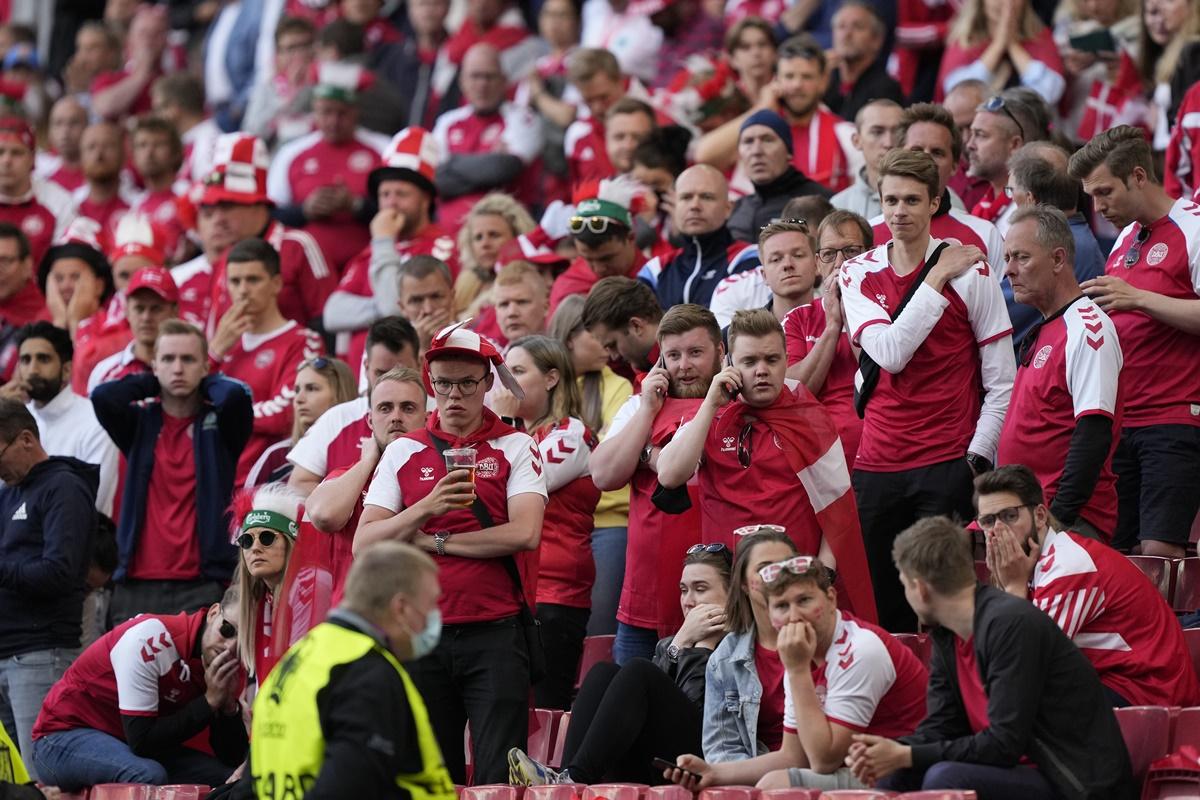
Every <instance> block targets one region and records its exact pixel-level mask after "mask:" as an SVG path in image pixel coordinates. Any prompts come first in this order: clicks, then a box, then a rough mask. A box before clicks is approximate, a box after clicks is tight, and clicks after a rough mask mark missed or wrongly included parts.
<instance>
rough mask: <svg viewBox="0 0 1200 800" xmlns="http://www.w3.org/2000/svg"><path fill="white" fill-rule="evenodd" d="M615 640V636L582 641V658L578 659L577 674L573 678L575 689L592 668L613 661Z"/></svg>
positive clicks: (590, 637) (592, 637) (595, 637)
mask: <svg viewBox="0 0 1200 800" xmlns="http://www.w3.org/2000/svg"><path fill="white" fill-rule="evenodd" d="M616 640H617V637H616V636H589V637H587V638H586V639H584V640H583V656H582V657H581V658H580V659H579V674H578V675H577V676H575V688H576V689H578V688H579V687H580V685H581V684H582V683H583V679H584V677H585V676H586V675H587V674H588V671H589V670H591V668H592V667H594V666H596V665H597V664H600V663H602V662H611V661H612V660H613V657H612V651H613V642H615V641H616Z"/></svg>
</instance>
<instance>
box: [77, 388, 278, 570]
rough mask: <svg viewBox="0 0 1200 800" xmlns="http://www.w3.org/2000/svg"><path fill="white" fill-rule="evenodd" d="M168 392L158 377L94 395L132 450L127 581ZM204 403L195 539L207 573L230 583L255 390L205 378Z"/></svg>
mask: <svg viewBox="0 0 1200 800" xmlns="http://www.w3.org/2000/svg"><path fill="white" fill-rule="evenodd" d="M161 394H162V389H161V387H160V386H159V383H158V378H156V377H154V376H153V375H151V374H142V375H129V376H126V377H124V378H122V379H121V380H119V381H112V382H110V383H102V384H100V385H99V386H97V387H96V388H95V390H94V391H93V392H92V405H93V406H95V408H96V418H97V419H98V420H100V424H101V425H103V426H104V430H106V431H108V435H109V436H111V437H112V440H113V441H114V442H116V444H117V447H118V448H120V450H121V452H122V453H123V454H124V455H125V458H126V460H127V461H128V466H127V467H126V470H125V489H124V491H123V493H122V494H121V522H120V525H118V527H117V554H118V560H117V571H116V572H115V573H113V578H114V579H115V580H118V581H120V580H123V579H124V578H125V571H126V570H127V569H128V568H129V562H130V561H131V560H132V559H133V554H134V552H136V550H137V543H138V537H139V536H141V534H142V527H143V523H144V522H145V519H146V495H147V493H148V492H149V487H150V473H151V472H152V471H153V469H154V445H155V442H157V441H158V434H159V431H161V430H162V404H161V399H160V396H161ZM200 396H201V397H202V398H203V403H204V405H203V407H202V408H201V410H200V413H199V414H197V415H196V422H195V424H194V425H193V426H192V444H193V446H194V447H195V448H196V536H197V538H198V539H199V542H200V574H201V577H202V578H205V579H208V580H214V581H221V582H227V581H228V580H229V577H230V575H232V574H233V568H234V566H236V565H237V550H236V549H235V548H234V547H232V546H231V545H230V544H229V503H230V499H231V497H232V495H233V476H234V473H235V472H236V470H237V462H238V456H240V455H241V454H242V448H244V447H245V446H246V441H247V440H248V439H249V438H250V431H251V428H252V427H253V425H254V407H253V405H252V403H251V399H250V387H248V386H247V385H246V384H244V383H242V382H241V381H235V380H233V379H232V378H228V377H226V376H224V375H221V374H219V373H218V374H214V375H209V376H207V377H205V378H204V380H203V381H201V383H200Z"/></svg>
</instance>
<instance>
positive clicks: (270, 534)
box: [237, 531, 279, 550]
mask: <svg viewBox="0 0 1200 800" xmlns="http://www.w3.org/2000/svg"><path fill="white" fill-rule="evenodd" d="M278 536H279V534H278V533H276V532H275V531H262V532H260V533H259V534H258V541H260V542H261V543H262V546H263V547H270V546H271V545H273V544H275V539H276V538H277V537H278ZM237 543H238V547H240V548H242V549H243V550H249V549H250V548H251V547H254V534H253V533H250V532H246V533H243V534H242V535H241V536H239V537H238V538H237Z"/></svg>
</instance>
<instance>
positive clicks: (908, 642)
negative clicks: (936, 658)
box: [893, 633, 933, 667]
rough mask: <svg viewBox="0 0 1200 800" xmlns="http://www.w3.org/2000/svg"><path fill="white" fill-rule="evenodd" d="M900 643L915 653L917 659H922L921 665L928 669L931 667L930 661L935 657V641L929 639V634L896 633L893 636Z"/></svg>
mask: <svg viewBox="0 0 1200 800" xmlns="http://www.w3.org/2000/svg"><path fill="white" fill-rule="evenodd" d="M893 635H894V636H895V637H896V638H897V639H899V640H900V643H901V644H903V645H904V646H905V647H907V648H908V649H909V650H912V651H913V654H914V655H916V657H917V658H919V659H921V663H922V664H924V665H925V666H926V667H928V666H929V659H930V658H931V657H932V656H933V640H932V639H930V638H929V634H928V633H896V634H893Z"/></svg>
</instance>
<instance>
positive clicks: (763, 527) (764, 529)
mask: <svg viewBox="0 0 1200 800" xmlns="http://www.w3.org/2000/svg"><path fill="white" fill-rule="evenodd" d="M756 533H787V528H785V527H783V526H782V525H770V524H767V523H759V524H758V525H743V526H742V527H740V528H734V529H733V535H734V536H753V535H754V534H756Z"/></svg>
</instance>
